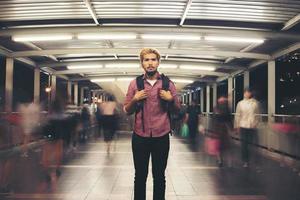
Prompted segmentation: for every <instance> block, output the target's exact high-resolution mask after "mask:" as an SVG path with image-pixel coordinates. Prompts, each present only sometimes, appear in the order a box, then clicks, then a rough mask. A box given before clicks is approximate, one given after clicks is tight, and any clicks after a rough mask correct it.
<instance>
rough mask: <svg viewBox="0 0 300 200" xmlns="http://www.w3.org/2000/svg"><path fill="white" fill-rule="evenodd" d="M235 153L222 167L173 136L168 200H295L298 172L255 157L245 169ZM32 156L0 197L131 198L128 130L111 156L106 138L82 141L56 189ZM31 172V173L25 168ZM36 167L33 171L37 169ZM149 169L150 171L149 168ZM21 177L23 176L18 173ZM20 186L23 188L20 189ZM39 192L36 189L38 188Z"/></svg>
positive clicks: (298, 194) (299, 196)
mask: <svg viewBox="0 0 300 200" xmlns="http://www.w3.org/2000/svg"><path fill="white" fill-rule="evenodd" d="M238 153H239V152H234V153H233V156H234V158H235V161H234V167H233V168H227V167H224V168H221V169H220V168H218V167H217V166H216V162H215V159H214V158H212V157H210V156H207V155H206V154H205V153H203V151H202V147H201V146H199V145H197V146H196V148H195V146H191V144H189V143H188V142H187V141H185V140H183V139H180V138H176V137H172V139H171V151H170V157H169V163H168V169H167V191H166V194H167V197H166V199H167V200H264V199H270V200H297V199H300V190H299V189H300V177H299V176H298V175H297V173H295V172H292V171H291V170H290V169H289V168H285V167H279V165H278V164H277V163H276V162H273V161H270V160H268V159H265V158H262V157H260V156H256V159H255V160H256V163H257V164H256V165H255V166H254V164H253V165H252V166H251V167H250V168H248V169H246V168H242V167H241V164H240V162H239V156H238V155H239V154H238ZM30 159H33V160H34V158H29V159H28V158H27V159H21V158H20V159H19V161H18V167H17V170H16V173H18V174H19V175H18V176H17V177H19V179H20V180H17V181H16V184H17V186H15V187H16V188H17V189H16V190H15V191H14V193H13V194H11V195H9V196H5V197H4V196H3V197H1V196H0V199H10V200H12V199H16V200H23V199H24V200H25V199H27V200H28V199H43V200H45V199H46V200H57V199H58V200H131V199H132V196H133V195H132V193H133V175H134V168H133V161H132V154H131V144H130V135H123V136H122V137H120V139H118V141H116V143H115V144H114V145H113V150H112V152H111V153H110V155H107V153H106V149H105V143H104V142H103V141H102V140H101V139H98V140H95V141H94V140H93V141H90V142H89V143H87V144H86V145H85V146H82V147H80V148H79V149H78V151H77V152H76V153H75V154H74V156H73V158H71V159H69V161H66V162H65V164H64V165H63V166H62V170H61V171H62V174H61V176H60V177H59V179H58V181H57V185H56V189H52V190H48V191H41V190H38V189H37V188H39V186H40V185H41V180H43V179H42V178H41V177H39V176H40V175H38V174H41V172H40V171H41V170H40V169H39V167H38V166H36V165H34V164H31V163H30ZM27 171H28V172H27ZM33 172H35V173H34V174H33ZM149 172H151V171H150V170H149ZM20 177H22V178H20ZM18 188H19V189H18ZM37 191H38V192H37ZM147 199H149V200H150V199H152V176H151V174H149V178H148V183H147Z"/></svg>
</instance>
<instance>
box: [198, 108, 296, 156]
mask: <svg viewBox="0 0 300 200" xmlns="http://www.w3.org/2000/svg"><path fill="white" fill-rule="evenodd" d="M212 114H213V113H203V114H201V115H200V123H201V124H202V126H204V128H205V129H208V127H209V126H210V123H211V120H212ZM232 115H233V118H232V120H234V115H235V113H232ZM258 116H260V123H259V126H258V131H257V133H255V136H254V140H253V145H255V146H257V147H261V148H263V149H266V150H268V151H271V152H276V153H278V154H279V155H282V156H287V157H290V158H293V159H296V160H300V115H271V116H270V115H268V114H258ZM269 119H271V120H270V121H271V122H269ZM232 122H233V121H232ZM231 136H232V138H233V139H235V140H240V137H239V135H238V134H235V133H234V132H231Z"/></svg>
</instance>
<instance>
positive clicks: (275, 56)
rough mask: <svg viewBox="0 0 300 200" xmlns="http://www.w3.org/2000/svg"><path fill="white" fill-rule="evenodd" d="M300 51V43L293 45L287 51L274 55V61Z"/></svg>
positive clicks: (283, 50)
mask: <svg viewBox="0 0 300 200" xmlns="http://www.w3.org/2000/svg"><path fill="white" fill-rule="evenodd" d="M298 49H300V43H296V44H293V45H291V46H289V47H287V48H285V49H282V50H280V51H277V52H276V53H274V54H272V59H273V60H275V59H276V58H279V57H281V56H284V55H285V54H288V53H291V52H293V51H296V50H298Z"/></svg>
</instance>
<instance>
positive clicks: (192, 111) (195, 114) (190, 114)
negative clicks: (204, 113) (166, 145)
mask: <svg viewBox="0 0 300 200" xmlns="http://www.w3.org/2000/svg"><path fill="white" fill-rule="evenodd" d="M199 114H200V113H199V111H198V107H197V103H196V101H195V100H192V103H191V105H190V106H189V107H188V109H187V124H188V127H189V138H190V140H191V142H195V138H196V136H197V133H198V123H199Z"/></svg>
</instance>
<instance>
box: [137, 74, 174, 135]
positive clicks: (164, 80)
mask: <svg viewBox="0 0 300 200" xmlns="http://www.w3.org/2000/svg"><path fill="white" fill-rule="evenodd" d="M143 77H144V74H142V75H140V76H138V77H136V85H137V89H138V91H141V90H143V89H144V88H145V86H144V79H143ZM161 79H162V89H163V90H166V91H168V90H169V86H170V79H169V77H167V76H165V75H164V74H161ZM160 105H161V107H162V109H163V110H164V111H165V112H167V113H168V117H169V120H170V126H171V114H170V105H169V102H168V101H166V100H163V99H160ZM139 112H142V123H143V131H144V130H145V127H144V100H143V101H139V102H138V103H137V106H136V110H135V115H137V113H139ZM171 127H172V126H171ZM171 132H172V131H171Z"/></svg>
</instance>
